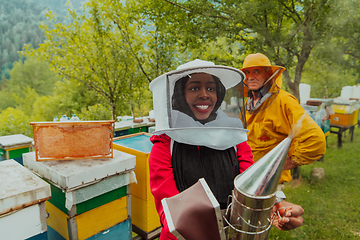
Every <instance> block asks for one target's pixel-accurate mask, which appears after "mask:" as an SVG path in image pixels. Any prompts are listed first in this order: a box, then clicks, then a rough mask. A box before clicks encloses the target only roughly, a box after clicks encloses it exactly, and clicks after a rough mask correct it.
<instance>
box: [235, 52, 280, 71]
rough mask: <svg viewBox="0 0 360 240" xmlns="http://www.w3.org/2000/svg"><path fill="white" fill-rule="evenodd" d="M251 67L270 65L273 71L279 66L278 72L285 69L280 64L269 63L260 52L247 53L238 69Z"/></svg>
mask: <svg viewBox="0 0 360 240" xmlns="http://www.w3.org/2000/svg"><path fill="white" fill-rule="evenodd" d="M251 67H270V68H271V70H272V72H273V73H274V72H276V70H278V69H279V68H280V72H279V73H278V74H280V73H282V72H283V71H285V70H286V68H284V67H282V66H276V65H271V63H270V60H269V59H268V58H267V57H266V56H265V55H264V54H261V53H254V54H249V55H248V56H247V57H246V58H245V60H244V64H243V67H242V68H240V70H242V71H244V70H245V69H246V68H251Z"/></svg>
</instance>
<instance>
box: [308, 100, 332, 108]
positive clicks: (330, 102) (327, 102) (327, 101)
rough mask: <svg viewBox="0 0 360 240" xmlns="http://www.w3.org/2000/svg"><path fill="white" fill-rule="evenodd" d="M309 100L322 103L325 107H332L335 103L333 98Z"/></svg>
mask: <svg viewBox="0 0 360 240" xmlns="http://www.w3.org/2000/svg"><path fill="white" fill-rule="evenodd" d="M309 100H315V101H321V102H322V103H323V104H324V105H325V107H328V106H331V105H332V104H333V103H334V99H332V98H328V99H325V98H309Z"/></svg>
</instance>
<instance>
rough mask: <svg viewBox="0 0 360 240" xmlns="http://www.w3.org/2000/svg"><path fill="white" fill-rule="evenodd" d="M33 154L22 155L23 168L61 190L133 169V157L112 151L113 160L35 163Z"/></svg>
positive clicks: (134, 163) (81, 185) (82, 185)
mask: <svg viewBox="0 0 360 240" xmlns="http://www.w3.org/2000/svg"><path fill="white" fill-rule="evenodd" d="M35 159H36V158H35V153H34V152H30V153H25V154H23V161H24V166H26V167H27V168H29V169H31V170H32V171H34V172H35V173H37V174H38V175H40V176H41V177H43V178H45V179H47V180H49V181H51V182H52V183H54V184H56V185H57V186H59V187H61V188H62V189H63V190H72V189H76V188H81V187H84V186H87V185H89V184H93V183H96V182H97V181H99V180H101V179H104V178H107V177H109V176H112V175H115V174H118V173H122V172H126V171H130V170H133V169H135V165H136V159H135V156H133V155H130V154H127V153H124V152H120V151H117V150H114V157H113V158H97V159H80V160H52V161H41V162H39V161H36V160H35Z"/></svg>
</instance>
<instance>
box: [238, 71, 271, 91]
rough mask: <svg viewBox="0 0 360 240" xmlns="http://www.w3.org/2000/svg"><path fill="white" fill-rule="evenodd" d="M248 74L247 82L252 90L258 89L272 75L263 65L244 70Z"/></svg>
mask: <svg viewBox="0 0 360 240" xmlns="http://www.w3.org/2000/svg"><path fill="white" fill-rule="evenodd" d="M243 72H244V73H245V75H246V79H245V83H246V85H247V86H248V88H249V89H250V90H258V89H259V88H260V87H261V86H262V85H263V84H264V82H265V81H266V80H267V79H268V78H269V77H270V73H267V72H266V71H265V69H264V68H263V67H251V68H246V69H244V70H243Z"/></svg>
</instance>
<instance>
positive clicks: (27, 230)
mask: <svg viewBox="0 0 360 240" xmlns="http://www.w3.org/2000/svg"><path fill="white" fill-rule="evenodd" d="M41 207H44V204H43V205H40V204H35V205H32V206H30V207H27V208H23V209H21V210H18V211H12V212H10V213H8V214H5V215H2V216H1V217H0V236H1V239H4V240H5V239H9V240H10V239H11V240H23V239H26V238H30V237H32V236H35V235H38V234H40V233H42V232H45V231H46V229H42V225H43V224H42V223H41V216H40V212H41V211H40V208H41Z"/></svg>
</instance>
